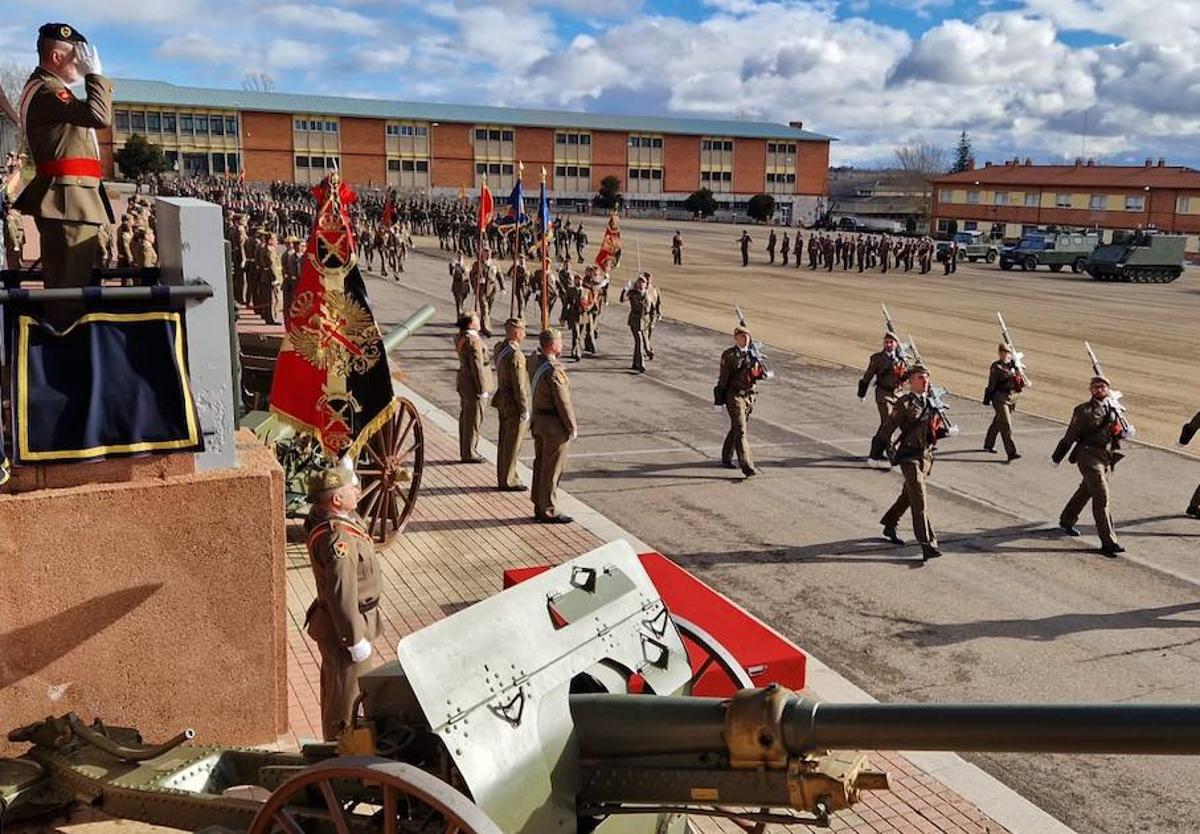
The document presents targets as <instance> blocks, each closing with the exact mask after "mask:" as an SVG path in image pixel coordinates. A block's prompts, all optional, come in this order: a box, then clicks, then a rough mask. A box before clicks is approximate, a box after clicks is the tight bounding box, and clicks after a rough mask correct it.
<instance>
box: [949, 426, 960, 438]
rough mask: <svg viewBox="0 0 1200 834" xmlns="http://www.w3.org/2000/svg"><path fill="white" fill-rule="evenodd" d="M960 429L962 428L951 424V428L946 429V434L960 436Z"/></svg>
mask: <svg viewBox="0 0 1200 834" xmlns="http://www.w3.org/2000/svg"><path fill="white" fill-rule="evenodd" d="M959 431H960V429H959V427H958V426H951V427H950V428H948V429H946V436H947V437H958V433H959Z"/></svg>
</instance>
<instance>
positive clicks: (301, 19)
mask: <svg viewBox="0 0 1200 834" xmlns="http://www.w3.org/2000/svg"><path fill="white" fill-rule="evenodd" d="M261 14H262V16H263V18H265V19H266V20H268V21H269V22H271V23H274V24H278V25H280V26H287V27H291V28H297V29H304V30H309V31H311V30H318V31H329V32H345V33H347V34H351V35H371V34H375V33H377V32H379V31H380V29H381V28H382V25H381V24H380V23H379V22H378V21H375V20H372V19H371V18H369V17H367V16H366V15H364V14H360V13H359V12H352V11H347V10H345V9H339V8H336V7H334V6H318V5H313V4H304V3H280V4H278V5H275V6H268V7H266V8H265V9H263V10H262V12H261Z"/></svg>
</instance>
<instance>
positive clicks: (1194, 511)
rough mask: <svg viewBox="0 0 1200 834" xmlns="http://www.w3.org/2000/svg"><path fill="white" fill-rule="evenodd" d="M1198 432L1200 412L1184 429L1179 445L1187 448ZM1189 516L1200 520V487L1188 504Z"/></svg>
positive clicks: (1199, 429) (1180, 435)
mask: <svg viewBox="0 0 1200 834" xmlns="http://www.w3.org/2000/svg"><path fill="white" fill-rule="evenodd" d="M1196 432H1200V411H1197V412H1196V416H1195V417H1193V418H1192V421H1191V422H1190V423H1188V424H1187V425H1185V426H1184V427H1183V430H1182V431H1181V432H1180V433H1179V445H1181V446H1186V445H1188V444H1189V443H1191V442H1192V438H1193V437H1195V436H1196ZM1187 514H1188V515H1190V516H1191V517H1192V518H1200V486H1198V487H1196V491H1195V493H1193V494H1192V501H1191V503H1190V504H1188V508H1187Z"/></svg>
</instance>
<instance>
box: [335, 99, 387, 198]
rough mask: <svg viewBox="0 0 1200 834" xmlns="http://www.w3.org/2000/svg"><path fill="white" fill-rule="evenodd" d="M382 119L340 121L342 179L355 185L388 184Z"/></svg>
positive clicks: (346, 119)
mask: <svg viewBox="0 0 1200 834" xmlns="http://www.w3.org/2000/svg"><path fill="white" fill-rule="evenodd" d="M383 126H384V122H383V120H382V119H358V118H352V117H348V116H343V117H342V119H341V133H342V136H341V142H340V144H341V154H342V175H343V176H344V177H345V178H346V181H347V182H350V183H353V184H355V185H366V184H367V183H372V184H374V185H379V184H380V183H383V182H386V181H387V151H386V148H385V147H384V127H383Z"/></svg>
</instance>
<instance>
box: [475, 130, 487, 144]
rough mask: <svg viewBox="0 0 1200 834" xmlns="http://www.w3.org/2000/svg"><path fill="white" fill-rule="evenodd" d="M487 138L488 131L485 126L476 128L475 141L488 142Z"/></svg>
mask: <svg viewBox="0 0 1200 834" xmlns="http://www.w3.org/2000/svg"><path fill="white" fill-rule="evenodd" d="M487 138H488V132H487V130H486V129H485V128H481V127H477V128H475V141H476V142H486V141H487Z"/></svg>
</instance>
